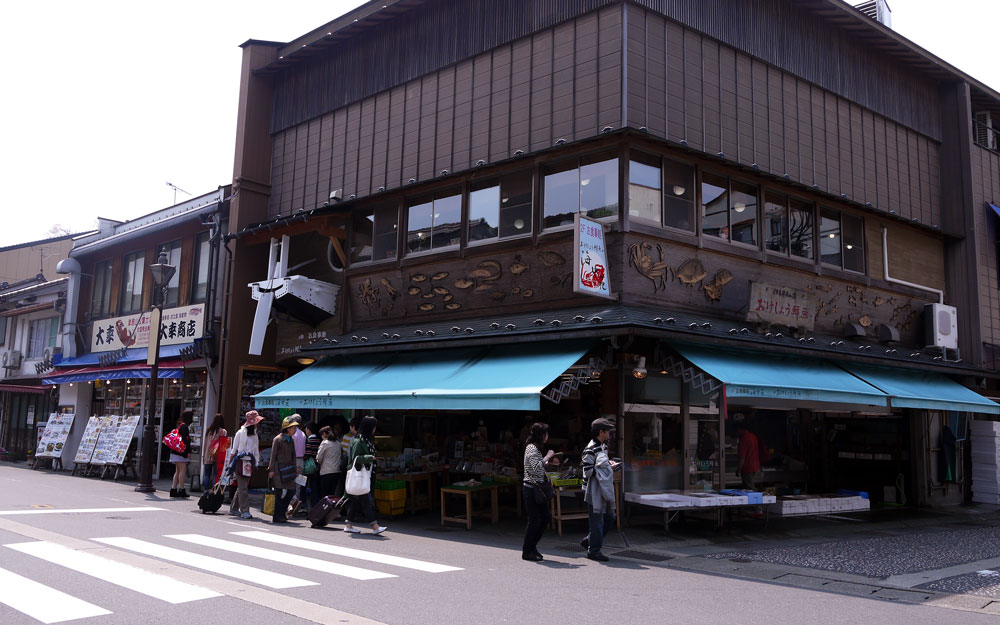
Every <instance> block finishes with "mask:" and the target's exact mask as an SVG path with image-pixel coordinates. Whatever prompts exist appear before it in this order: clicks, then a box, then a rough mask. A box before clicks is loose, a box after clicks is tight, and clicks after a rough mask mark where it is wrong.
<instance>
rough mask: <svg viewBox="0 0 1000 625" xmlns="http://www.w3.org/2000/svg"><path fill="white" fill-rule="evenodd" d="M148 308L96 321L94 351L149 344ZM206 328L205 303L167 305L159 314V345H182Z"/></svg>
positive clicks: (92, 342) (91, 339) (107, 350)
mask: <svg viewBox="0 0 1000 625" xmlns="http://www.w3.org/2000/svg"><path fill="white" fill-rule="evenodd" d="M149 316H150V314H149V313H148V312H146V313H142V314H139V315H129V316H127V317H115V318H113V319H101V320H100V321H95V322H94V329H93V332H91V337H90V351H91V352H110V351H112V350H116V349H121V348H123V347H126V348H131V347H149ZM204 332H205V306H204V305H201V304H199V305H196V306H181V307H180V308H168V309H166V310H164V311H163V315H162V316H161V317H160V345H161V346H162V345H181V344H183V343H190V342H192V341H194V340H195V339H200V338H201V337H202V336H203V335H204Z"/></svg>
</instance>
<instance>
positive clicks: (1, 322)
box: [0, 317, 7, 345]
mask: <svg viewBox="0 0 1000 625" xmlns="http://www.w3.org/2000/svg"><path fill="white" fill-rule="evenodd" d="M6 342H7V317H0V345H3V344H4V343H6Z"/></svg>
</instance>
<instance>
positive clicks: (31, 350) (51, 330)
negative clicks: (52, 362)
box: [24, 316, 59, 360]
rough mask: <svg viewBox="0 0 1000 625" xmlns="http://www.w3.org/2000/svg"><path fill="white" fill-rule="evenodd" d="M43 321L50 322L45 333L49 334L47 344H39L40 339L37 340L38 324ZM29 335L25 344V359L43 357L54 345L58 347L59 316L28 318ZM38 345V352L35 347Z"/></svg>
mask: <svg viewBox="0 0 1000 625" xmlns="http://www.w3.org/2000/svg"><path fill="white" fill-rule="evenodd" d="M43 321H47V322H48V328H47V329H46V332H45V334H46V335H48V337H47V339H46V340H45V345H41V346H40V347H39V346H38V341H37V340H36V336H35V333H36V331H37V327H36V324H40V323H42V322H43ZM27 322H28V336H27V340H26V344H25V346H24V348H25V349H24V353H25V357H24V358H25V360H37V359H39V358H41V357H42V355H43V354H44V353H45V350H46V349H48V348H50V347H52V348H54V347H56V345H57V344H58V342H59V317H58V316H56V317H38V318H36V319H28V320H27ZM36 347H38V350H37V352H36V351H35V348H36Z"/></svg>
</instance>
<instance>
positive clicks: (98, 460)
mask: <svg viewBox="0 0 1000 625" xmlns="http://www.w3.org/2000/svg"><path fill="white" fill-rule="evenodd" d="M124 419H125V417H123V416H120V415H110V416H107V417H101V433H100V435H99V436H98V437H97V443H96V444H95V445H94V455H93V456H92V457H91V459H90V464H112V463H111V458H112V457H113V456H114V452H115V439H116V437H117V435H118V427H119V426H120V425H121V422H122V420H124Z"/></svg>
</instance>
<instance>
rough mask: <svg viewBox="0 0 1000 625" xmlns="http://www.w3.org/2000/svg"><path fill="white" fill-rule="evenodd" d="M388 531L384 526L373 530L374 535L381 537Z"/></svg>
mask: <svg viewBox="0 0 1000 625" xmlns="http://www.w3.org/2000/svg"><path fill="white" fill-rule="evenodd" d="M387 529H389V528H388V527H386V526H384V525H380V526H379V528H378V529H377V530H372V535H374V536H379V535H381V534H384V533H385V531H386V530H387Z"/></svg>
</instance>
